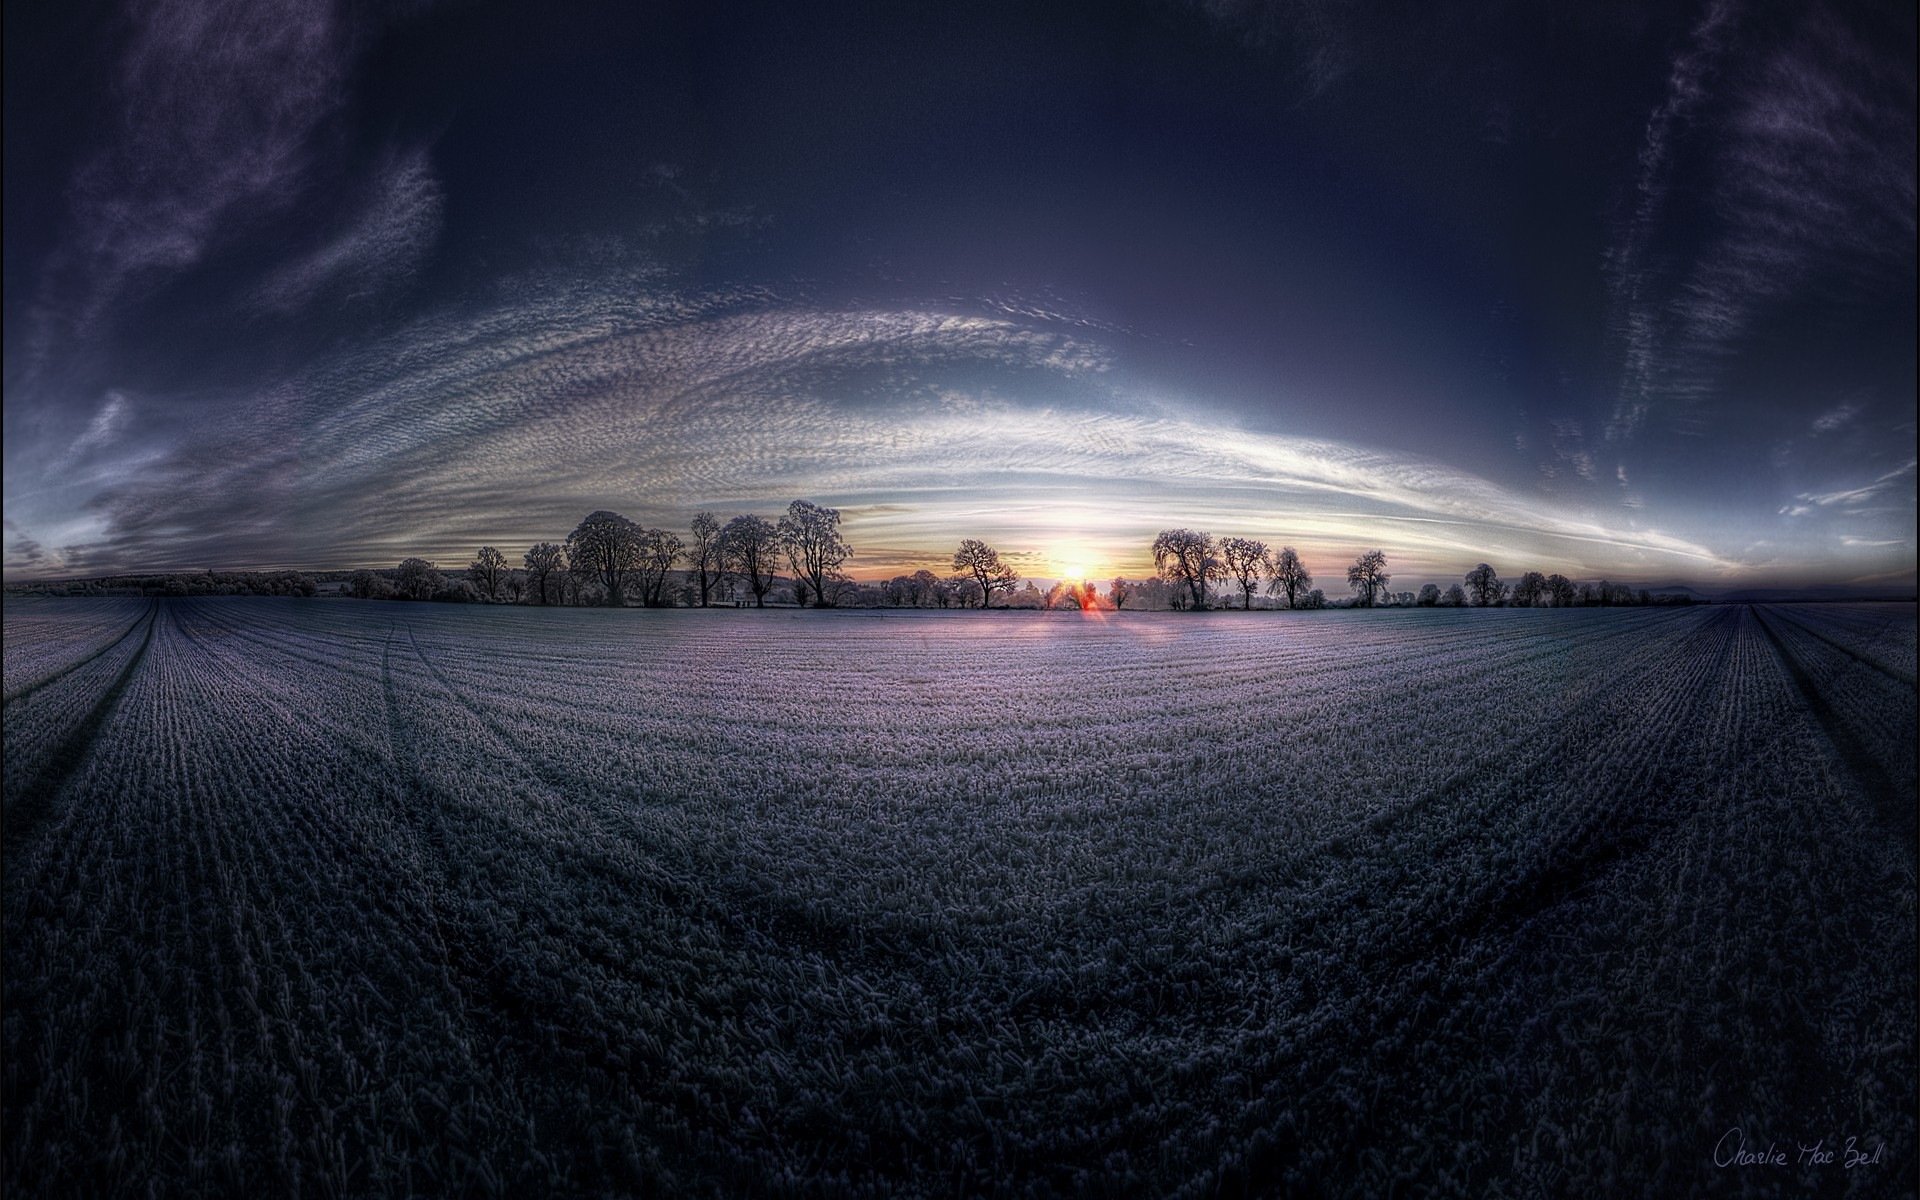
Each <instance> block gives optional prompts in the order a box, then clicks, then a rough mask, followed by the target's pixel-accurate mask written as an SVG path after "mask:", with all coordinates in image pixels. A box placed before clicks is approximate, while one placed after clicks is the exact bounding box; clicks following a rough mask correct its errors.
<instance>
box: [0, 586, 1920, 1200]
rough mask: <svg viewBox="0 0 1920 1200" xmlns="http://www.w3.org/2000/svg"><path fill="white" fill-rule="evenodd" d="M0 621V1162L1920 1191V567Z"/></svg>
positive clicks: (248, 1178)
mask: <svg viewBox="0 0 1920 1200" xmlns="http://www.w3.org/2000/svg"><path fill="white" fill-rule="evenodd" d="M5 632H6V639H5V646H6V650H5V655H6V658H5V676H6V694H7V704H6V710H5V738H6V833H5V854H6V860H5V868H6V870H5V891H4V897H5V935H6V949H5V967H6V985H5V986H6V991H5V1018H4V1019H5V1026H4V1028H5V1044H4V1050H5V1054H4V1068H3V1070H4V1080H5V1087H4V1101H5V1112H4V1118H5V1119H4V1128H5V1134H4V1136H5V1174H4V1183H5V1184H6V1185H7V1190H8V1191H9V1193H10V1194H16V1195H28V1194H41V1193H78V1192H86V1193H94V1194H103V1193H105V1192H108V1191H113V1192H120V1191H127V1190H136V1191H137V1190H143V1189H145V1188H146V1187H147V1186H148V1184H149V1183H150V1182H154V1181H158V1184H159V1185H160V1190H162V1191H165V1192H196V1191H230V1190H231V1191H246V1192H251V1193H255V1194H268V1193H282V1192H286V1191H287V1190H288V1189H290V1188H298V1189H300V1190H302V1191H305V1192H312V1193H316V1194H356V1195H358V1194H376V1195H384V1194H399V1193H405V1192H409V1191H412V1192H428V1193H449V1194H473V1193H485V1192H502V1193H507V1194H515V1195H525V1194H531V1193H541V1192H553V1191H560V1192H593V1193H601V1192H607V1191H613V1192H622V1191H642V1190H666V1191H671V1192H676V1193H688V1192H692V1193H701V1192H722V1193H738V1192H741V1191H787V1192H794V1193H802V1194H813V1193H835V1194H839V1193H862V1192H869V1193H889V1194H915V1193H923V1194H931V1195H946V1194H953V1193H956V1192H959V1193H971V1192H1004V1193H1006V1194H1068V1193H1086V1192H1094V1193H1102V1194H1107V1193H1115V1192H1127V1193H1140V1194H1154V1195H1164V1194H1184V1195H1195V1196H1200V1195H1213V1194H1216V1193H1217V1192H1219V1191H1222V1190H1225V1191H1227V1192H1239V1191H1241V1190H1245V1189H1248V1188H1251V1190H1254V1191H1258V1192H1268V1191H1301V1190H1308V1191H1325V1192H1330V1193H1334V1194H1350V1195H1369V1196H1371V1195H1383V1194H1386V1193H1387V1192H1388V1191H1389V1190H1390V1189H1392V1188H1393V1187H1394V1186H1395V1185H1396V1181H1398V1183H1399V1185H1400V1186H1402V1187H1405V1186H1407V1185H1408V1184H1410V1183H1411V1184H1418V1185H1419V1190H1422V1191H1435V1190H1437V1191H1440V1192H1442V1193H1447V1194H1460V1195H1493V1194H1526V1195H1532V1194H1540V1193H1542V1192H1545V1193H1553V1194H1585V1195H1603V1194H1614V1195H1633V1194H1645V1195H1654V1194H1666V1195H1679V1194H1690V1193H1691V1194H1699V1193H1716V1192H1724V1193H1730V1194H1731V1193H1740V1192H1748V1193H1757V1194H1801V1193H1803V1192H1805V1191H1807V1190H1809V1189H1810V1188H1838V1187H1841V1186H1852V1187H1856V1188H1860V1189H1863V1191H1864V1193H1865V1194H1882V1193H1884V1194H1899V1193H1900V1192H1901V1191H1902V1189H1904V1188H1909V1187H1910V1186H1911V1180H1912V1173H1913V1166H1914V1158H1913V1154H1914V1149H1915V1139H1914V1116H1913V1113H1914V1101H1915V1093H1914V1077H1915V1062H1914V1050H1913V1042H1912V1034H1913V1028H1914V1020H1915V1012H1914V998H1913V992H1912V984H1913V979H1914V974H1915V937H1914V879H1915V855H1914V823H1913V822H1914V818H1913V813H1914V772H1913V765H1912V760H1911V758H1910V756H1909V751H1910V747H1911V742H1912V738H1913V735H1914V694H1915V693H1914V684H1913V671H1914V612H1913V609H1912V607H1911V606H1872V605H1864V606H1818V607H1813V606H1810V607H1805V608H1780V607H1776V608H1768V609H1758V610H1756V609H1747V608H1739V607H1729V608H1702V609H1612V610H1567V611H1546V610H1514V611H1508V610H1484V611H1477V610H1447V609H1425V610H1390V611H1380V612H1371V613H1369V612H1317V613H1252V614H1242V613H1220V614H1209V615H1201V616H1196V615H1186V614H1151V613H1120V614H1106V615H1104V617H1097V616H1092V615H1087V616H1083V615H1081V614H1078V613H1053V614H1042V613H1008V612H995V613H977V612H969V613H960V612H952V613H855V612H828V613H805V612H794V611H780V612H771V611H770V612H752V611H736V610H732V609H728V610H716V611H706V612H684V611H683V612H648V611H638V610H628V611H620V612H608V611H582V610H559V609H553V610H541V609H526V608H459V607H451V606H429V605H401V604H382V603H372V602H364V603H363V602H351V601H341V600H331V601H329V600H306V601H299V600H286V601H281V600H268V599H224V600H172V601H160V602H147V601H139V600H65V601H55V600H28V601H14V600H9V601H8V602H7V605H6V626H5ZM1735 1128H1738V1129H1739V1130H1741V1132H1742V1135H1743V1136H1744V1137H1745V1138H1746V1141H1747V1143H1748V1148H1749V1149H1752V1150H1759V1149H1761V1148H1764V1147H1765V1146H1766V1145H1767V1143H1769V1142H1774V1143H1778V1144H1779V1145H1781V1146H1791V1147H1792V1149H1791V1150H1790V1151H1789V1154H1788V1160H1789V1162H1788V1166H1786V1167H1784V1168H1762V1167H1746V1168H1743V1169H1736V1168H1733V1167H1726V1168H1721V1167H1717V1166H1716V1165H1715V1161H1714V1159H1715V1154H1716V1148H1717V1147H1718V1148H1719V1150H1720V1153H1721V1154H1722V1156H1725V1155H1726V1154H1727V1153H1728V1152H1729V1150H1730V1147H1731V1143H1725V1142H1724V1141H1723V1136H1724V1135H1726V1134H1727V1133H1728V1131H1729V1130H1732V1129H1735ZM1849 1137H1852V1138H1855V1139H1856V1145H1857V1146H1859V1147H1860V1148H1862V1149H1871V1148H1872V1147H1873V1146H1876V1145H1880V1144H1882V1143H1884V1146H1885V1149H1884V1151H1883V1153H1882V1157H1881V1159H1880V1161H1879V1162H1878V1163H1873V1164H1865V1165H1860V1166H1857V1167H1855V1168H1854V1169H1853V1170H1852V1171H1845V1170H1843V1169H1842V1168H1841V1167H1840V1165H1839V1163H1838V1160H1837V1159H1836V1162H1835V1164H1834V1165H1832V1166H1814V1165H1802V1164H1801V1163H1799V1162H1798V1161H1797V1149H1798V1146H1799V1145H1801V1144H1811V1143H1813V1142H1814V1141H1816V1140H1819V1139H1825V1140H1826V1144H1827V1147H1828V1148H1830V1149H1831V1148H1834V1147H1837V1146H1844V1145H1845V1143H1846V1139H1847V1138H1849ZM1823 1181H1824V1182H1823Z"/></svg>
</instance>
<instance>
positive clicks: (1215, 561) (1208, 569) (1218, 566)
mask: <svg viewBox="0 0 1920 1200" xmlns="http://www.w3.org/2000/svg"><path fill="white" fill-rule="evenodd" d="M1153 565H1154V566H1155V567H1157V568H1158V569H1159V572H1160V578H1162V579H1164V580H1166V581H1167V582H1168V583H1169V584H1172V585H1175V586H1183V587H1185V588H1186V589H1187V594H1188V596H1189V597H1190V598H1191V601H1192V604H1193V607H1194V609H1195V611H1199V610H1201V609H1204V608H1206V606H1207V584H1209V583H1211V582H1217V581H1219V580H1222V579H1225V578H1226V566H1225V564H1223V563H1222V562H1221V561H1220V557H1219V555H1218V553H1217V552H1216V548H1215V546H1214V544H1213V536H1212V535H1211V534H1206V533H1201V532H1199V531H1197V530H1193V529H1166V530H1162V531H1161V533H1160V536H1159V537H1157V538H1155V539H1153Z"/></svg>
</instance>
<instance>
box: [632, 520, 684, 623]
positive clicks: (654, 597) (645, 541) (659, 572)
mask: <svg viewBox="0 0 1920 1200" xmlns="http://www.w3.org/2000/svg"><path fill="white" fill-rule="evenodd" d="M683 547H684V543H683V542H681V540H680V538H679V536H678V535H676V534H673V533H669V532H668V531H667V530H665V529H647V530H643V531H642V532H641V534H640V550H639V554H638V555H637V556H636V557H635V561H634V571H633V576H634V579H635V580H636V581H638V583H639V584H640V603H642V604H644V605H646V606H647V607H648V608H659V607H660V606H661V605H663V604H665V603H666V602H667V596H666V587H667V572H669V571H671V570H673V564H674V563H676V562H678V561H679V560H680V551H681V549H682V548H683Z"/></svg>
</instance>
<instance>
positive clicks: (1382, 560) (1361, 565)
mask: <svg viewBox="0 0 1920 1200" xmlns="http://www.w3.org/2000/svg"><path fill="white" fill-rule="evenodd" d="M1390 578H1391V577H1390V576H1389V575H1388V574H1387V556H1386V554H1385V552H1383V551H1380V550H1369V551H1367V552H1366V553H1365V554H1362V555H1361V556H1360V557H1359V558H1356V559H1354V560H1353V565H1352V566H1350V567H1348V568H1347V584H1348V585H1349V586H1350V587H1352V588H1353V590H1354V594H1355V599H1356V600H1357V601H1358V603H1359V605H1360V607H1362V608H1372V607H1373V604H1374V600H1375V599H1376V598H1377V597H1378V596H1379V595H1380V593H1382V592H1384V591H1386V590H1387V583H1388V581H1389V579H1390Z"/></svg>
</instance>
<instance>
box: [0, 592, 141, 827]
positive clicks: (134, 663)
mask: <svg viewBox="0 0 1920 1200" xmlns="http://www.w3.org/2000/svg"><path fill="white" fill-rule="evenodd" d="M159 618H160V604H159V602H158V601H155V602H154V604H153V606H152V607H151V608H149V609H148V610H147V615H146V617H145V620H146V623H147V631H146V634H145V635H144V636H143V637H142V638H141V639H140V645H139V646H138V648H136V649H135V650H134V652H133V657H131V658H129V659H128V660H127V665H126V666H124V667H122V668H120V673H119V674H118V675H116V676H115V677H114V680H113V682H112V683H110V684H108V685H107V689H106V691H104V692H102V693H101V695H100V699H98V700H96V701H94V704H93V707H92V708H90V709H88V710H87V712H86V715H85V716H83V717H81V718H80V720H79V721H78V722H76V723H75V724H74V727H73V728H72V729H71V730H69V731H68V732H67V735H66V736H65V737H63V738H61V739H60V740H59V741H58V742H57V743H55V744H54V746H53V748H52V749H50V750H49V751H47V754H46V758H45V759H44V760H43V761H42V763H41V765H40V771H39V773H38V774H36V775H35V776H34V777H33V778H32V779H31V780H29V781H28V782H27V783H26V784H24V785H23V786H21V787H20V788H19V789H18V791H16V792H15V793H14V794H13V795H11V796H8V797H7V798H6V825H5V835H4V841H5V845H6V849H5V859H6V861H8V862H9V863H10V862H11V861H12V860H13V857H14V854H15V853H16V852H17V851H18V850H19V849H20V847H21V846H22V845H24V844H25V843H26V842H27V841H28V840H29V839H30V838H32V837H33V835H34V834H36V833H37V832H39V829H40V827H41V826H42V825H43V824H44V823H45V822H46V820H47V818H48V817H50V816H51V815H52V814H53V807H54V806H53V800H54V797H55V796H57V795H59V793H60V789H61V788H63V787H65V786H66V784H67V781H68V780H69V779H71V778H73V776H74V774H75V772H77V771H78V770H79V769H80V764H81V763H83V762H85V761H86V758H87V754H88V752H89V751H91V750H92V749H93V744H94V742H95V741H97V740H99V737H100V731H101V729H103V728H104V727H105V726H106V723H107V719H108V718H109V717H111V716H112V715H113V710H114V709H115V708H116V707H117V706H118V705H119V703H120V696H121V694H122V693H124V692H125V691H126V690H127V685H128V684H129V683H131V682H133V677H134V674H135V672H137V671H139V669H140V664H141V662H142V661H143V660H144V659H145V658H146V657H147V647H148V646H151V645H152V644H153V627H154V624H155V623H156V622H157V621H158V620H159ZM136 624H137V622H136ZM132 632H133V630H132V629H128V630H127V633H126V634H122V635H121V636H120V637H119V638H116V639H114V641H113V642H112V643H111V645H110V646H108V647H103V648H102V649H100V650H98V651H95V652H94V653H93V654H91V655H89V656H87V659H86V660H85V661H87V662H91V661H92V660H93V659H95V658H98V657H99V656H100V655H101V654H104V653H106V651H107V650H108V649H110V648H111V646H117V645H119V644H120V643H121V642H122V641H125V640H126V637H127V636H128V635H130V634H131V633H132ZM81 665H83V664H81V663H76V664H75V666H74V667H73V668H68V671H71V670H73V669H75V668H77V667H79V666H81ZM68 671H62V672H61V673H60V675H58V676H55V677H54V678H62V677H64V676H65V675H66V674H67V673H68ZM46 682H49V683H50V682H52V680H51V679H49V680H47V681H46ZM21 694H22V695H24V694H25V693H24V692H22V693H21Z"/></svg>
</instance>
